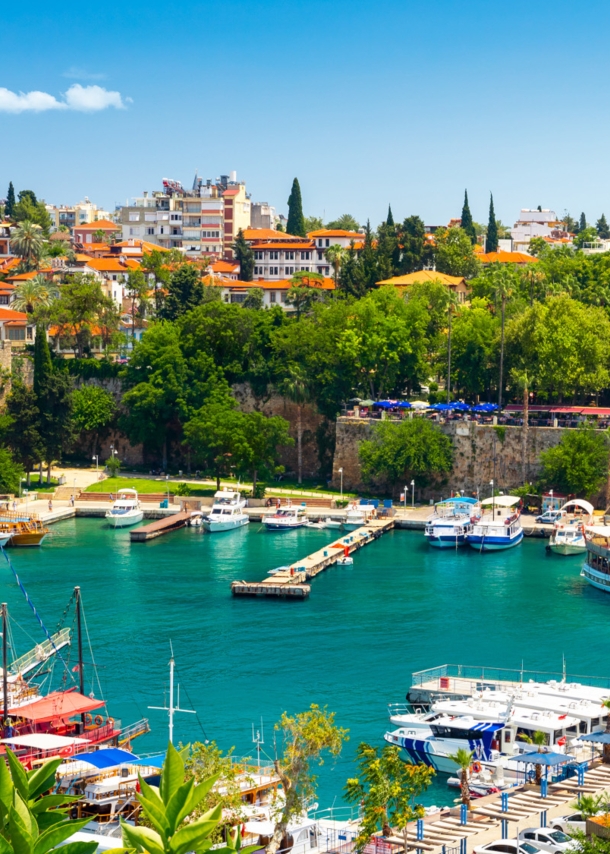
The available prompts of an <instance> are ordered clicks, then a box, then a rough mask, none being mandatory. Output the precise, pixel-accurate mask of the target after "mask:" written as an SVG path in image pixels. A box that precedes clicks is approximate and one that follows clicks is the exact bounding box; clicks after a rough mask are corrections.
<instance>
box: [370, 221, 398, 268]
mask: <svg viewBox="0 0 610 854" xmlns="http://www.w3.org/2000/svg"><path fill="white" fill-rule="evenodd" d="M376 256H377V258H376V261H377V264H376V267H377V269H376V273H375V276H376V279H377V281H384V280H385V279H390V278H392V276H394V275H395V274H396V272H397V270H398V265H399V261H400V247H399V244H398V239H397V236H396V226H395V225H394V224H393V223H392V224H391V225H389V224H388V223H387V222H382V223H381V225H380V226H379V228H378V229H377V246H376Z"/></svg>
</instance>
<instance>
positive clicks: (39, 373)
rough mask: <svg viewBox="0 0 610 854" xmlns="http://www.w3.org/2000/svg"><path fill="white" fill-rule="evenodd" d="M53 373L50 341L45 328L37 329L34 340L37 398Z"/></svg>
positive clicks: (35, 391) (35, 389)
mask: <svg viewBox="0 0 610 854" xmlns="http://www.w3.org/2000/svg"><path fill="white" fill-rule="evenodd" d="M52 373H53V365H52V362H51V353H50V352H49V343H48V341H47V334H46V332H45V330H44V329H41V328H39V327H38V328H37V329H36V339H35V341H34V393H35V395H36V397H37V398H39V397H40V395H41V394H42V393H43V390H44V386H45V383H46V382H47V380H48V379H49V377H50V376H51V374H52Z"/></svg>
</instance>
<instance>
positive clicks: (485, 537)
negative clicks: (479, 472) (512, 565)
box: [466, 495, 523, 552]
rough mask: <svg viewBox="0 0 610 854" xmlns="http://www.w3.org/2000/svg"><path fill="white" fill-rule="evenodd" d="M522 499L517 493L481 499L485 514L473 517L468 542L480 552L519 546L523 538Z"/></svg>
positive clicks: (467, 535) (467, 536)
mask: <svg viewBox="0 0 610 854" xmlns="http://www.w3.org/2000/svg"><path fill="white" fill-rule="evenodd" d="M520 504H521V499H520V498H519V497H517V496H515V495H496V496H494V497H493V498H486V499H485V500H484V501H481V507H482V508H484V512H483V515H482V516H481V517H480V519H478V518H477V517H474V518H473V519H472V528H471V530H470V531H469V533H468V534H466V542H467V543H468V545H469V546H471V547H472V548H473V549H476V550H477V551H479V552H493V551H500V550H501V549H510V548H512V547H513V546H518V545H519V543H520V542H521V540H522V539H523V529H522V527H521V522H520V520H519V516H520V515H521V507H520Z"/></svg>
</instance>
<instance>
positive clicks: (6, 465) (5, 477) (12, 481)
mask: <svg viewBox="0 0 610 854" xmlns="http://www.w3.org/2000/svg"><path fill="white" fill-rule="evenodd" d="M24 474H25V472H24V469H23V466H22V465H21V464H20V463H18V462H16V461H15V459H14V458H13V455H12V454H11V452H10V451H9V449H8V448H3V447H2V446H0V492H1V493H4V494H5V495H6V494H10V493H12V494H13V495H19V490H20V488H21V481H22V479H23V476H24Z"/></svg>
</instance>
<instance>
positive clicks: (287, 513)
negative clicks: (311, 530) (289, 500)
mask: <svg viewBox="0 0 610 854" xmlns="http://www.w3.org/2000/svg"><path fill="white" fill-rule="evenodd" d="M306 522H307V517H306V516H305V505H304V504H301V505H299V506H298V507H293V506H292V505H291V504H288V505H286V507H278V508H277V509H276V511H275V513H272V514H271V515H269V516H265V518H264V519H263V525H264V526H265V528H266V529H267V530H268V531H292V530H293V529H294V528H302V527H304V525H305V523H306Z"/></svg>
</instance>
